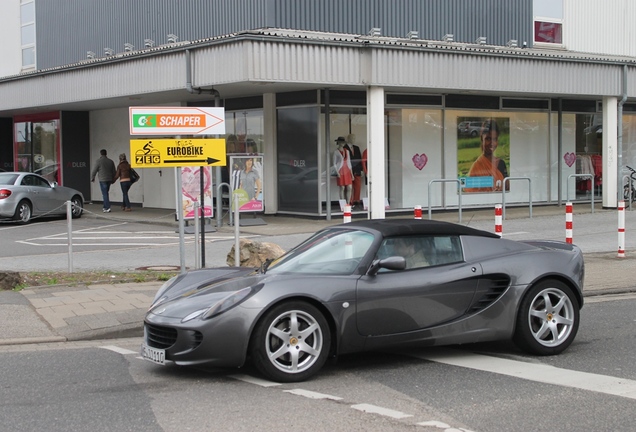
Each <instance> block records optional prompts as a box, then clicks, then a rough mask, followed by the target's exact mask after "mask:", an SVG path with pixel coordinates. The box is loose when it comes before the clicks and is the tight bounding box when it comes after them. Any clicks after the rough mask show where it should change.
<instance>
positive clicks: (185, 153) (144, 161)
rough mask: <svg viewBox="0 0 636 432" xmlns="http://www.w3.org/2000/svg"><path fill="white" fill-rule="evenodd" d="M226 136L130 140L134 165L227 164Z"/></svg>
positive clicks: (131, 158)
mask: <svg viewBox="0 0 636 432" xmlns="http://www.w3.org/2000/svg"><path fill="white" fill-rule="evenodd" d="M225 157H226V155H225V140H224V139H205V138H185V139H181V138H179V139H133V140H130V165H131V166H132V167H133V168H159V167H181V166H225V160H226V159H225Z"/></svg>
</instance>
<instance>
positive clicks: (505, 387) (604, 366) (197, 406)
mask: <svg viewBox="0 0 636 432" xmlns="http://www.w3.org/2000/svg"><path fill="white" fill-rule="evenodd" d="M635 308H636V296H635V295H628V296H622V297H603V298H596V299H592V300H591V301H589V302H588V303H587V304H586V306H585V307H584V308H583V311H582V320H581V328H580V330H579V334H578V336H577V339H576V340H575V342H574V343H573V345H572V346H571V347H570V348H569V349H568V350H567V351H566V352H565V353H563V354H561V355H559V356H556V357H530V356H526V355H524V354H522V353H521V352H519V351H518V350H516V348H514V346H512V345H510V344H476V345H466V346H454V347H443V348H427V349H412V350H403V351H401V352H399V353H364V354H357V355H350V356H343V357H342V358H340V359H339V361H338V362H337V363H336V364H329V365H328V366H327V367H326V368H325V369H324V370H323V371H322V372H321V373H320V374H319V375H318V376H317V377H316V378H315V379H312V380H311V381H308V382H304V383H297V384H283V385H281V384H278V383H272V382H267V381H263V380H261V379H259V378H258V375H256V374H254V373H253V371H252V370H251V368H250V367H247V368H245V369H240V370H228V369H194V368H183V367H160V366H156V365H153V364H150V363H148V362H145V361H143V360H141V359H140V358H139V355H138V353H137V350H138V347H139V344H140V342H141V341H140V339H119V340H109V341H90V342H88V341H87V342H75V343H60V344H50V345H24V346H6V347H0V376H2V377H3V380H2V386H0V398H1V399H2V400H3V404H2V405H0V418H2V429H3V430H7V431H86V430H91V431H128V430H130V431H160V430H161V431H186V430H193V431H201V430H205V431H217V430H218V431H226V430H234V431H253V430H263V431H269V430H272V431H273V430H281V429H286V430H311V431H329V432H333V431H370V430H372V431H376V430H377V431H385V430H395V431H407V430H409V431H412V430H418V431H423V432H429V431H442V430H447V431H458V430H463V431H489V432H497V431H506V432H517V431H518V432H522V431H523V432H526V431H528V430H532V431H554V430H559V431H566V432H567V431H577V432H578V431H581V430H594V431H599V430H612V431H632V430H633V425H634V423H635V422H636V367H635V366H634V362H633V353H634V352H636V339H634V337H633V335H634V331H635V330H636V329H635V326H636V321H635V320H634V313H633V311H634V310H635Z"/></svg>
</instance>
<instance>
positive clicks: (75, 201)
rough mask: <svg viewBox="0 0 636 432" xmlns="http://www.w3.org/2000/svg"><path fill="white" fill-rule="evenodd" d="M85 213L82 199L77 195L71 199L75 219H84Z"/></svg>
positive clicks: (72, 214)
mask: <svg viewBox="0 0 636 432" xmlns="http://www.w3.org/2000/svg"><path fill="white" fill-rule="evenodd" d="M83 211H84V203H83V202H82V198H80V197H79V196H77V195H76V196H74V197H73V198H71V216H72V217H73V219H76V218H79V217H82V213H83Z"/></svg>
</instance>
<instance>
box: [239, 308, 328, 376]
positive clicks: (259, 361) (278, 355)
mask: <svg viewBox="0 0 636 432" xmlns="http://www.w3.org/2000/svg"><path fill="white" fill-rule="evenodd" d="M330 346H331V333H330V331H329V326H328V324H327V321H326V320H325V318H324V316H323V315H322V313H321V312H320V311H319V310H318V309H317V308H316V307H314V306H312V305H310V304H308V303H305V302H301V301H293V302H287V303H282V304H280V305H277V306H275V307H273V308H272V309H271V310H269V311H268V312H267V313H266V314H265V315H264V316H263V317H262V318H261V319H260V320H259V322H258V324H257V325H256V328H255V330H254V333H253V334H252V338H251V341H250V354H251V357H252V362H253V363H254V366H255V367H256V369H257V370H258V371H259V372H260V373H261V374H263V375H264V376H265V377H267V378H268V379H271V380H273V381H276V382H300V381H304V380H306V379H308V378H310V377H311V376H313V375H315V374H316V373H317V372H318V371H319V370H320V369H321V368H322V367H323V365H324V364H325V361H326V360H327V356H328V355H329V349H330Z"/></svg>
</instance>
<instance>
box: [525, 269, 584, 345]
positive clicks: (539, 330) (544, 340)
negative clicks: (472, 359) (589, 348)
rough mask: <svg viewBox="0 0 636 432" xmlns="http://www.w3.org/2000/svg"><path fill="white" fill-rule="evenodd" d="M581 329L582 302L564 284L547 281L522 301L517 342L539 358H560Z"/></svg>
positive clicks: (530, 291)
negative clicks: (543, 356)
mask: <svg viewBox="0 0 636 432" xmlns="http://www.w3.org/2000/svg"><path fill="white" fill-rule="evenodd" d="M578 329H579V302H578V300H577V298H576V297H575V296H574V294H573V293H572V290H571V289H570V288H569V287H568V286H567V285H565V284H564V283H563V282H559V281H557V280H545V281H543V282H540V283H538V284H537V285H535V286H533V287H532V288H530V290H529V291H528V292H527V293H526V295H525V296H524V297H523V300H522V301H521V305H520V307H519V313H518V315H517V326H516V328H515V334H514V338H513V340H514V342H515V344H516V345H517V346H518V347H519V348H521V349H522V350H524V351H526V352H528V353H530V354H536V355H555V354H559V353H561V352H563V351H565V349H566V348H567V347H569V346H570V344H571V343H572V341H573V340H574V338H575V337H576V333H577V332H578Z"/></svg>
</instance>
